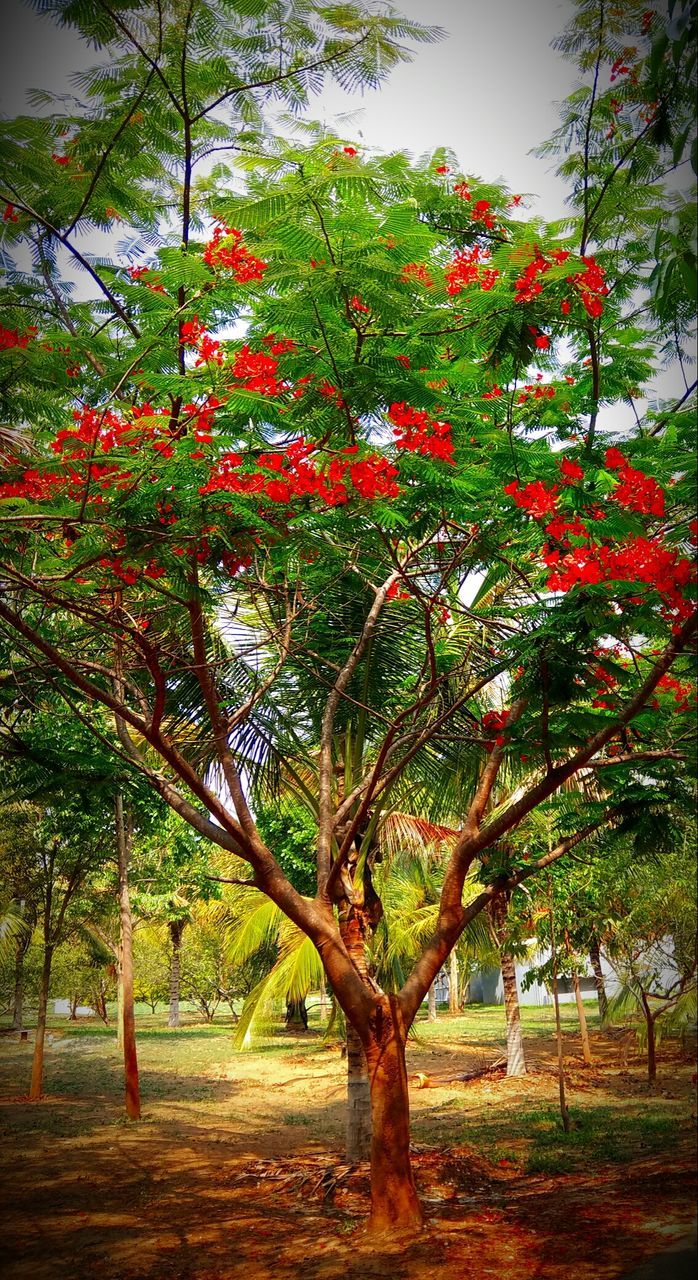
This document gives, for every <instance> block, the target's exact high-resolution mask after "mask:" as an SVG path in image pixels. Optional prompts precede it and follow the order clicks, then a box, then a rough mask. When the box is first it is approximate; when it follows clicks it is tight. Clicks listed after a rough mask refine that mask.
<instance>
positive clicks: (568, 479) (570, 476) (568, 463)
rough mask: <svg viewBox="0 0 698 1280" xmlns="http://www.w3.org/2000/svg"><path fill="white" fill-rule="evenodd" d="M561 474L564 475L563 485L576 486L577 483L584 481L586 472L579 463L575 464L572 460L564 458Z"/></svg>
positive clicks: (561, 463) (561, 464)
mask: <svg viewBox="0 0 698 1280" xmlns="http://www.w3.org/2000/svg"><path fill="white" fill-rule="evenodd" d="M560 474H561V475H562V483H563V484H576V483H577V481H579V480H583V479H584V471H583V469H582V467H580V465H579V463H578V462H573V461H572V460H571V459H570V458H563V459H562V461H561V462H560Z"/></svg>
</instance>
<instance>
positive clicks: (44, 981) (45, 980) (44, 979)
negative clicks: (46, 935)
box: [29, 945, 53, 1102]
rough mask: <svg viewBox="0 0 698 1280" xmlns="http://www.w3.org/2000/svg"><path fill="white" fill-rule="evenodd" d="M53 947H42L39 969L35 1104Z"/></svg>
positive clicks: (39, 1084)
mask: <svg viewBox="0 0 698 1280" xmlns="http://www.w3.org/2000/svg"><path fill="white" fill-rule="evenodd" d="M52 962H53V947H52V946H50V945H46V946H44V963H43V966H42V969H41V986H40V988H39V1012H38V1016H37V1020H36V1039H35V1040H34V1058H33V1061H32V1079H31V1086H30V1089H29V1098H30V1101H32V1102H37V1101H38V1099H39V1098H40V1097H41V1092H42V1087H43V1082H44V1041H45V1039H46V1013H47V1010H48V992H49V986H50V984H51V964H52Z"/></svg>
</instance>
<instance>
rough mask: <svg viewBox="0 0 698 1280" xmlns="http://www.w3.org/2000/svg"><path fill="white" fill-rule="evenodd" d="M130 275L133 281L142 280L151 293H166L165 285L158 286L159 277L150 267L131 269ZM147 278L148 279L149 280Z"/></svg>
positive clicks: (129, 270)
mask: <svg viewBox="0 0 698 1280" xmlns="http://www.w3.org/2000/svg"><path fill="white" fill-rule="evenodd" d="M128 274H129V275H130V277H131V279H132V280H142V281H143V284H144V285H145V286H146V288H147V289H150V291H151V293H165V287H164V285H161V284H158V283H157V280H158V277H157V276H156V275H155V274H154V272H153V271H151V269H150V267H129V269H128ZM145 277H148V278H147V279H146V278H145Z"/></svg>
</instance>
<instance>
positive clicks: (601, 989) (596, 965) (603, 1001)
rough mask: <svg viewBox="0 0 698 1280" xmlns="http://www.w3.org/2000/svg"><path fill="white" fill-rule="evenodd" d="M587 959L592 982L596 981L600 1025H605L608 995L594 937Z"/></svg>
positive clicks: (598, 949)
mask: <svg viewBox="0 0 698 1280" xmlns="http://www.w3.org/2000/svg"><path fill="white" fill-rule="evenodd" d="M589 959H590V961H591V967H592V970H593V973H594V982H595V983H596V995H597V999H598V1002H599V1017H600V1019H601V1026H602V1027H605V1025H606V1023H607V1021H608V996H607V995H606V984H605V982H604V977H603V969H602V968H601V950H600V948H599V944H598V942H597V941H596V939H594V941H593V942H592V944H591V946H590V947H589Z"/></svg>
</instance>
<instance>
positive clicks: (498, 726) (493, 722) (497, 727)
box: [480, 708, 511, 755]
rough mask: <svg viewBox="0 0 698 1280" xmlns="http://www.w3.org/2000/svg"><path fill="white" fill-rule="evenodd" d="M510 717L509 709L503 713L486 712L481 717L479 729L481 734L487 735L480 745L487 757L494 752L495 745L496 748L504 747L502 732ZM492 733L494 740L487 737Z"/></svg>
mask: <svg viewBox="0 0 698 1280" xmlns="http://www.w3.org/2000/svg"><path fill="white" fill-rule="evenodd" d="M510 715H511V710H510V709H509V708H505V710H504V711H486V712H485V714H484V716H483V717H482V720H481V722H480V723H481V727H482V730H483V733H485V734H487V737H486V739H485V741H484V742H483V744H482V745H483V746H484V748H485V751H486V752H487V754H488V755H489V754H490V752H492V751H493V750H494V747H495V745H496V746H498V747H503V746H504V742H505V737H504V734H503V732H502V730H503V729H505V728H506V726H507V724H508V723H509V716H510ZM492 732H494V734H495V737H494V738H490V737H489V735H490V734H491V733H492Z"/></svg>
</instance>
